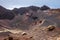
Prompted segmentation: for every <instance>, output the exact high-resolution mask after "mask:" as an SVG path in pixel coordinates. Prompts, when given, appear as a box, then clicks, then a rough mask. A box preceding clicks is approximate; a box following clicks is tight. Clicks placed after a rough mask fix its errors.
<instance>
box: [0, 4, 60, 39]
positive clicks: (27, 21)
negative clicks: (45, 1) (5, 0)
mask: <svg viewBox="0 0 60 40" xmlns="http://www.w3.org/2000/svg"><path fill="white" fill-rule="evenodd" d="M59 24H60V9H50V8H49V7H47V6H45V5H44V6H43V7H37V6H29V7H22V8H15V9H13V10H8V9H6V8H4V7H2V6H0V34H1V35H2V36H3V37H4V35H3V34H5V36H6V35H9V34H11V36H12V35H13V36H16V35H17V36H16V37H18V36H19V37H20V38H21V39H19V40H44V39H45V40H50V39H51V40H55V39H56V40H57V38H58V37H60V36H58V35H60V34H59V33H60V30H59V29H60V28H59V27H60V25H59ZM49 25H53V26H55V28H56V29H54V30H53V31H48V30H46V29H47V27H48V26H49ZM25 32H26V33H27V34H26V33H25ZM2 33H3V34H2ZM7 37H8V36H7ZM19 37H18V38H19ZM24 38H25V39H24Z"/></svg>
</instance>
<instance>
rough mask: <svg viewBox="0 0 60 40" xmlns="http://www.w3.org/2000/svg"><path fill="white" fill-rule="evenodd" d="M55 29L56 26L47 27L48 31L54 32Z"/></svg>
mask: <svg viewBox="0 0 60 40" xmlns="http://www.w3.org/2000/svg"><path fill="white" fill-rule="evenodd" d="M54 29H55V26H53V25H49V26H48V27H47V30H48V31H53V30H54Z"/></svg>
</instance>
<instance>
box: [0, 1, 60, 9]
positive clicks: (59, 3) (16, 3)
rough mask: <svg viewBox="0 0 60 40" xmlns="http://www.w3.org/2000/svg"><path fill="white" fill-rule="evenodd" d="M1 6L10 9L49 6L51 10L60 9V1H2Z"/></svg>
mask: <svg viewBox="0 0 60 40" xmlns="http://www.w3.org/2000/svg"><path fill="white" fill-rule="evenodd" d="M0 5H2V6H3V7H5V8H9V9H12V8H15V7H17V8H19V7H22V6H23V7H24V6H31V5H34V6H43V5H47V6H49V7H51V8H60V0H0Z"/></svg>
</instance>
